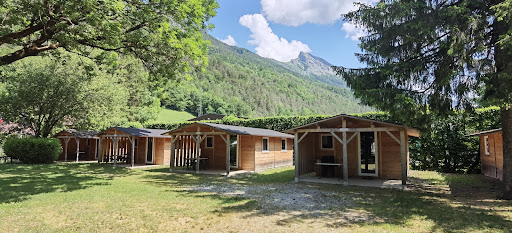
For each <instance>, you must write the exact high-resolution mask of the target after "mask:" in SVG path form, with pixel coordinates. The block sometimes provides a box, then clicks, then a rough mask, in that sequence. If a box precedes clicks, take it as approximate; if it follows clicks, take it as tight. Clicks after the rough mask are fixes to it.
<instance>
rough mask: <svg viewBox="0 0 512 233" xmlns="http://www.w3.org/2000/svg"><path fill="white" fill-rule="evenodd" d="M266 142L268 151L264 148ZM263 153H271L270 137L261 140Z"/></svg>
mask: <svg viewBox="0 0 512 233" xmlns="http://www.w3.org/2000/svg"><path fill="white" fill-rule="evenodd" d="M265 140H267V149H266V150H265V147H264V144H265V143H264V142H265ZM261 152H264V153H267V152H270V139H269V138H268V137H263V138H262V139H261Z"/></svg>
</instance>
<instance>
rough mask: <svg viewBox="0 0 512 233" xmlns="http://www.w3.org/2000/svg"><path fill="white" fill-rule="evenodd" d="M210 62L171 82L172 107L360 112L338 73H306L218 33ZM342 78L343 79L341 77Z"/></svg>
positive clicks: (167, 91) (165, 100) (258, 113)
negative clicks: (230, 43)
mask: <svg viewBox="0 0 512 233" xmlns="http://www.w3.org/2000/svg"><path fill="white" fill-rule="evenodd" d="M207 38H208V39H210V41H211V42H212V46H211V47H210V52H209V64H208V67H207V68H206V69H204V70H203V71H202V72H194V73H192V74H191V77H192V78H189V79H185V78H184V79H182V80H180V81H179V82H172V83H168V84H167V85H166V86H165V88H164V90H163V91H162V93H161V96H160V98H161V102H162V105H163V106H164V107H166V108H169V109H173V110H179V111H187V112H190V113H192V114H195V115H199V114H200V113H201V112H202V113H203V114H206V113H220V114H228V115H235V116H241V117H262V116H289V115H310V114H337V113H360V112H366V111H370V110H372V109H371V108H370V107H367V106H363V105H361V104H359V101H358V100H356V99H355V98H354V96H353V94H352V92H351V90H350V89H348V88H347V87H346V86H344V85H335V84H333V83H336V82H334V81H333V79H334V78H335V77H333V76H330V77H326V76H323V77H319V76H313V75H306V74H304V73H303V72H301V71H300V69H299V68H298V67H296V66H295V65H294V64H291V63H282V62H278V61H275V60H272V59H267V58H262V57H259V56H258V55H256V54H254V53H252V52H250V51H249V50H246V49H242V48H238V47H233V46H228V45H225V44H223V43H222V42H219V41H218V40H216V39H215V38H213V37H210V36H207ZM338 79H339V80H336V81H337V83H338V84H340V83H342V82H341V78H338Z"/></svg>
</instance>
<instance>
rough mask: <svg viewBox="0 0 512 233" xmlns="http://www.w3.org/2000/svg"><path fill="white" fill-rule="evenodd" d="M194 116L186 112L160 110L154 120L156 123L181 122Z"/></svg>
mask: <svg viewBox="0 0 512 233" xmlns="http://www.w3.org/2000/svg"><path fill="white" fill-rule="evenodd" d="M194 117H195V116H194V115H192V114H190V113H188V112H180V111H175V110H170V109H162V111H160V113H158V116H157V118H156V121H157V122H167V123H174V122H182V121H186V120H189V119H192V118H194Z"/></svg>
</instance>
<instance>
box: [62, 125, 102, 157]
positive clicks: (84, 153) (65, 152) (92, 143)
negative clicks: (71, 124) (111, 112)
mask: <svg viewBox="0 0 512 233" xmlns="http://www.w3.org/2000/svg"><path fill="white" fill-rule="evenodd" d="M97 133H98V132H95V131H78V130H75V129H66V130H62V131H60V132H58V133H56V134H55V135H54V136H53V137H54V138H57V139H59V140H60V143H61V145H62V153H61V154H60V155H59V158H58V160H64V161H68V160H73V161H76V162H78V161H79V160H96V159H97V157H98V147H97V145H98V142H99V138H98V137H96V134H97Z"/></svg>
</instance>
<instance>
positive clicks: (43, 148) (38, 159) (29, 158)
mask: <svg viewBox="0 0 512 233" xmlns="http://www.w3.org/2000/svg"><path fill="white" fill-rule="evenodd" d="M3 149H4V153H5V154H6V155H7V156H9V157H11V158H13V159H18V160H19V161H20V162H22V163H27V164H42V163H53V161H55V160H57V158H58V157H59V154H60V153H62V147H61V145H60V142H59V140H58V139H55V138H11V139H8V140H7V141H6V142H5V143H4V145H3Z"/></svg>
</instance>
